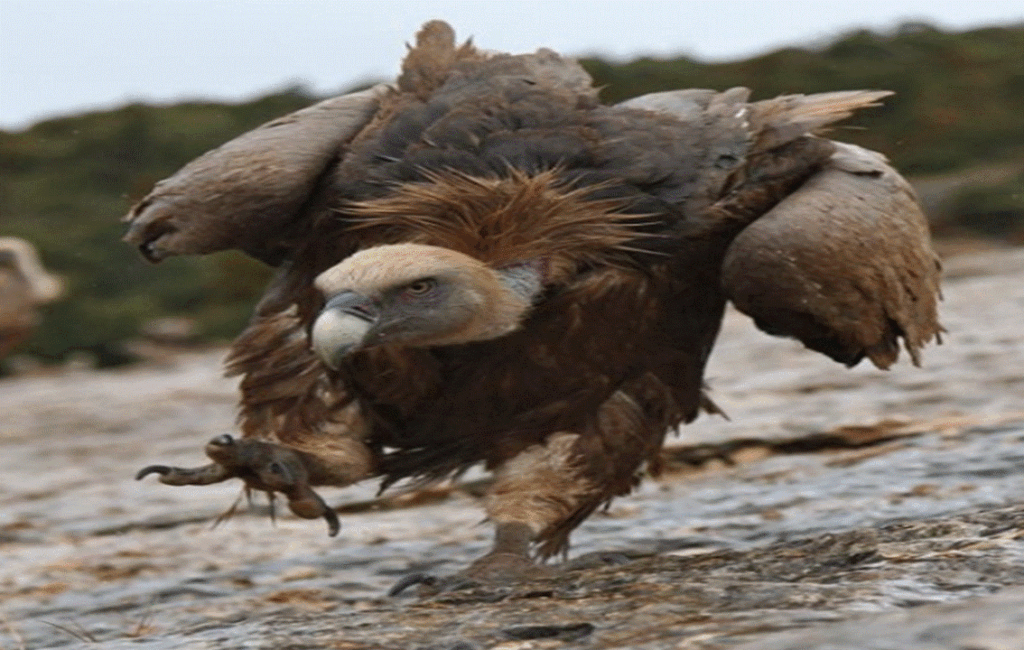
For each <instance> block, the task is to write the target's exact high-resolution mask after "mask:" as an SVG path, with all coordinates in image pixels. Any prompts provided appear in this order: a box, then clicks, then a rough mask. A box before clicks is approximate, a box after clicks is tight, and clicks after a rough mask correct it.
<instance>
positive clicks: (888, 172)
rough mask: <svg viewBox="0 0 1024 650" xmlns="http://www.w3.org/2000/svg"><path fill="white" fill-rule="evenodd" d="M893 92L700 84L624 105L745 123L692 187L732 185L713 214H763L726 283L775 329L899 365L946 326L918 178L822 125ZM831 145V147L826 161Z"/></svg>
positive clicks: (748, 229) (746, 232)
mask: <svg viewBox="0 0 1024 650" xmlns="http://www.w3.org/2000/svg"><path fill="white" fill-rule="evenodd" d="M889 94H891V93H889V92H885V91H842V92H833V93H822V94H817V95H790V96H783V97H778V98H775V99H771V100H766V101H760V102H754V103H749V104H748V103H746V98H747V94H746V91H745V89H742V88H734V89H732V90H730V91H727V92H725V93H716V92H714V91H709V90H697V89H694V90H682V91H673V92H665V93H654V94H651V95H645V96H643V97H638V98H636V99H632V100H629V101H627V102H624V103H622V104H619V106H620V107H625V108H633V109H643V110H648V111H655V112H659V113H665V114H669V115H673V116H675V117H676V118H677V119H679V120H680V121H681V122H683V123H690V124H704V125H706V126H705V127H704V129H705V130H706V131H707V132H708V133H709V135H710V136H714V134H715V133H717V132H718V130H717V129H714V128H712V124H711V123H710V122H709V117H714V116H719V117H718V118H717V121H718V123H720V124H728V123H729V122H728V119H727V118H730V117H731V118H732V121H733V122H734V123H739V124H740V125H741V126H740V127H736V128H733V129H726V130H724V131H721V133H720V136H719V137H718V140H719V141H718V142H716V143H715V145H714V146H713V147H711V150H712V151H720V152H721V153H722V155H720V156H719V157H718V158H715V157H713V156H712V157H708V158H706V159H705V161H704V165H703V166H702V167H701V168H700V169H698V170H697V171H698V172H699V173H698V174H697V175H696V176H697V178H698V179H699V181H698V183H697V185H696V186H695V188H693V189H691V190H690V194H691V196H696V197H699V196H700V195H701V194H707V195H709V196H716V195H717V196H719V197H721V198H720V199H719V201H718V203H717V204H714V205H712V206H710V207H711V209H710V210H709V213H710V214H712V216H716V215H715V213H716V212H722V210H721V208H723V207H724V208H727V209H726V210H725V212H727V213H731V214H726V215H725V216H726V217H727V218H728V217H734V216H735V214H736V213H737V212H739V213H740V217H741V219H743V220H748V221H749V222H750V223H749V225H746V224H741V225H744V226H745V228H744V229H743V230H742V231H741V232H740V233H739V235H738V236H737V237H736V238H735V239H734V240H733V242H732V243H731V245H730V246H729V248H728V250H727V254H726V257H725V261H724V264H723V268H722V285H723V289H724V291H725V292H726V295H727V296H728V298H729V299H730V300H732V302H733V303H734V304H735V305H736V307H738V308H739V309H740V311H742V312H744V313H746V314H747V315H749V316H751V317H752V318H753V319H754V321H755V322H756V324H757V325H758V327H760V328H761V329H762V330H764V331H765V332H768V333H769V334H773V335H778V336H788V337H794V338H797V339H799V340H800V341H802V342H803V343H804V344H805V345H806V346H807V347H809V348H811V349H813V350H816V351H818V352H821V353H823V354H825V355H827V356H829V357H831V358H832V359H835V360H836V361H839V362H841V363H844V364H847V365H850V366H852V365H854V364H856V363H858V362H859V361H860V360H862V359H863V358H864V357H867V358H869V359H870V360H871V361H872V362H873V363H874V364H875V365H876V366H878V367H880V368H887V367H889V366H890V365H891V364H892V363H894V362H895V361H896V359H897V357H898V355H899V349H900V340H901V339H902V342H903V345H904V347H905V348H906V350H907V352H908V353H909V354H910V356H911V359H912V360H913V362H914V363H915V364H916V363H918V360H919V358H918V351H919V350H920V348H921V347H922V346H923V345H925V344H926V343H928V342H929V341H930V340H932V339H933V338H935V339H938V338H939V336H940V334H941V332H942V327H941V326H940V325H939V322H938V317H937V312H936V302H937V300H938V298H939V276H940V271H941V267H940V264H939V261H938V258H937V256H936V255H935V253H934V251H933V250H932V249H931V244H930V238H929V233H928V224H927V220H926V218H925V216H924V215H923V214H922V212H921V209H920V207H919V206H918V203H917V197H916V196H915V194H914V192H913V189H912V188H911V187H910V185H909V184H908V183H907V181H906V180H904V179H903V178H902V177H901V176H900V175H899V174H898V173H897V172H896V170H894V169H893V168H892V167H891V166H889V164H888V163H887V161H886V159H885V157H884V156H882V155H881V154H878V153H876V152H873V151H868V150H866V149H863V148H861V147H857V146H854V145H849V144H844V143H839V142H830V141H827V140H822V139H820V138H817V137H814V135H813V134H814V133H816V132H818V131H820V130H821V129H822V128H823V127H827V126H828V125H830V124H832V123H834V122H837V121H839V120H842V119H845V118H846V117H849V116H850V115H851V114H852V112H853V111H855V110H857V109H859V108H862V107H865V106H871V105H873V102H875V101H877V100H878V99H880V98H882V97H885V96H887V95H889ZM723 116H724V118H723ZM723 119H725V121H723ZM737 134H740V135H742V136H744V137H742V138H737ZM801 145H803V146H801ZM807 145H810V146H809V147H808V146H807ZM814 145H819V146H814ZM822 146H827V148H826V149H825V152H826V154H825V157H824V159H820V160H817V161H815V160H812V159H811V158H812V157H813V156H820V155H821V151H822V149H821V147H822ZM829 152H830V153H829ZM737 154H738V155H737ZM733 159H735V162H731V161H732V160H733ZM801 173H803V174H804V175H803V176H802V177H801V176H800V174H801ZM776 179H778V180H780V181H782V182H776ZM729 184H733V185H732V187H731V188H730V187H729ZM701 188H704V189H703V190H702V189H701ZM697 207H698V209H699V206H697ZM716 208H717V209H716Z"/></svg>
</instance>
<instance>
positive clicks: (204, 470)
mask: <svg viewBox="0 0 1024 650" xmlns="http://www.w3.org/2000/svg"><path fill="white" fill-rule="evenodd" d="M150 474H159V475H160V482H161V483H165V484H167V485H210V484H211V483H220V482H221V481H226V480H228V479H229V478H231V477H232V476H234V474H231V473H229V472H228V471H227V470H226V469H225V468H224V467H222V466H221V465H218V464H216V463H210V464H209V465H203V466H202V467H193V468H185V467H169V466H167V465H149V466H147V467H143V468H142V469H140V470H139V471H138V472H137V473H136V474H135V480H136V481H140V480H142V479H144V478H145V477H147V476H149V475H150Z"/></svg>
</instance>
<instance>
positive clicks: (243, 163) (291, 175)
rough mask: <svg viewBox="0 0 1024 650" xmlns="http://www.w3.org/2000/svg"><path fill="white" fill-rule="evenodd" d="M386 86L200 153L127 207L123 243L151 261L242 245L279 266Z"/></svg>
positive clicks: (317, 106)
mask: <svg viewBox="0 0 1024 650" xmlns="http://www.w3.org/2000/svg"><path fill="white" fill-rule="evenodd" d="M388 92H390V91H389V88H388V86H385V85H379V86H374V87H373V88H370V89H369V90H364V91H362V92H357V93H352V94H350V95H344V96H342V97H335V98H333V99H328V100H326V101H323V102H320V103H318V104H314V105H313V106H310V107H308V108H305V109H302V110H300V111H296V112H294V113H291V114H289V115H285V116H284V117H280V118H278V119H275V120H273V121H271V122H268V123H266V124H264V125H263V126H261V127H259V128H257V129H254V130H252V131H249V132H247V133H244V134H242V135H240V136H238V137H237V138H235V139H234V140H231V141H229V142H227V143H225V144H223V145H221V146H220V147H218V148H216V149H214V150H212V151H209V152H207V153H206V154H203V155H202V156H200V157H199V158H197V159H195V160H193V161H192V162H190V163H189V164H187V165H185V166H184V167H183V168H182V169H180V170H179V171H178V172H177V173H175V174H174V175H173V176H171V177H169V178H167V179H165V180H163V181H160V182H159V183H157V184H156V186H155V187H154V188H153V190H152V191H151V192H150V193H149V194H148V195H146V197H145V198H143V199H142V200H141V201H139V203H138V204H136V205H135V206H134V207H133V208H132V210H131V211H130V212H129V213H128V216H127V217H126V219H125V220H126V221H127V222H129V224H130V227H129V229H128V233H127V234H126V235H125V238H124V239H125V241H127V242H128V243H130V244H133V245H135V246H138V247H139V249H140V250H141V251H142V253H143V255H145V256H146V258H147V259H149V260H150V261H154V262H155V261H159V260H161V259H163V258H164V257H168V256H171V255H202V254H206V253H212V252H215V251H221V250H228V249H239V250H242V251H245V252H246V253H248V254H250V255H252V256H253V257H255V258H257V259H259V260H262V261H264V262H266V263H268V264H272V265H276V264H278V263H280V262H281V260H282V259H283V258H284V257H286V256H287V254H288V252H289V251H290V249H291V246H292V245H293V242H292V241H291V239H292V238H293V237H295V236H296V234H295V233H294V230H295V227H296V226H298V225H301V224H302V222H303V220H304V218H305V217H308V216H309V215H311V214H313V213H315V211H316V210H317V208H322V206H319V205H317V197H318V196H319V195H321V194H322V192H320V191H319V190H320V189H321V187H320V186H321V183H323V182H324V181H325V179H326V177H328V176H329V175H330V171H331V170H332V169H333V168H334V166H335V165H336V164H337V162H338V161H339V160H340V159H341V158H342V157H343V156H344V154H345V151H346V150H347V147H348V144H349V142H351V141H352V139H353V138H354V137H355V136H356V135H357V134H358V133H359V132H360V131H361V130H362V129H363V128H364V127H365V126H366V125H367V124H368V123H369V122H370V120H371V119H372V118H373V116H374V115H375V114H376V112H377V110H378V109H379V107H380V102H381V99H382V98H383V96H384V95H386V94H387V93H388Z"/></svg>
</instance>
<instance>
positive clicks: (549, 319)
mask: <svg viewBox="0 0 1024 650" xmlns="http://www.w3.org/2000/svg"><path fill="white" fill-rule="evenodd" d="M888 94H889V93H887V92H883V91H849V92H833V93H825V94H819V95H806V96H805V95H789V96H784V97H779V98H776V99H771V100H766V101H758V102H750V101H749V92H748V91H747V90H746V89H742V88H734V89H731V90H727V91H725V92H716V91H712V90H681V91H675V92H667V93H656V94H652V95H646V96H643V97H638V98H635V99H632V100H629V101H627V102H624V103H621V104H618V105H613V106H607V105H603V104H601V103H600V102H599V101H598V99H597V92H596V90H595V89H593V88H592V87H591V83H590V79H589V77H588V76H587V74H586V73H585V72H584V71H583V70H582V69H581V68H580V67H579V66H578V65H577V64H576V63H575V62H573V61H571V60H569V59H565V58H562V57H560V56H559V55H557V54H555V53H554V52H551V51H549V50H540V51H538V52H536V53H534V54H527V55H518V56H513V55H507V54H495V53H489V52H483V51H481V50H477V49H476V48H474V47H473V46H472V45H471V44H469V43H467V44H463V45H458V44H457V43H456V41H455V37H454V33H453V32H452V30H451V28H450V27H449V26H448V25H447V24H445V23H443V22H439V21H434V22H430V23H427V24H426V25H425V26H424V27H423V29H422V30H421V31H420V33H419V34H418V35H417V40H416V44H415V45H414V46H413V47H411V48H410V51H409V53H408V55H407V57H406V59H405V61H404V63H403V67H402V72H401V75H400V76H399V78H398V79H397V81H396V82H395V83H394V84H393V85H381V86H377V87H374V88H371V89H369V90H366V91H362V92H359V93H354V94H352V95H347V96H344V97H339V98H336V99H332V100H328V101H326V102H322V103H321V104H317V105H315V106H312V107H310V108H307V109H305V110H303V111H299V112H297V113H293V114H292V115H290V116H287V117H284V118H280V119H278V120H275V121H274V122H271V123H269V124H267V125H264V126H263V127H260V128H259V129H256V130H254V131H251V132H249V133H247V134H245V135H242V136H240V137H239V138H237V139H235V140H233V141H231V142H229V143H227V144H225V145H223V146H222V147H220V148H218V149H216V150H214V151H211V152H209V153H207V154H205V155H204V156H202V157H200V158H199V159H197V160H196V161H194V162H192V163H190V164H189V165H187V166H186V167H184V168H183V169H182V170H181V171H179V172H178V173H177V174H175V175H174V176H172V177H171V178H169V179H167V180H165V181H162V182H161V183H159V184H157V186H156V187H155V188H154V189H153V191H152V192H151V193H150V194H149V195H148V196H147V197H145V198H144V199H143V200H142V201H141V202H140V203H139V204H138V205H136V206H135V207H134V208H133V210H132V212H131V213H130V214H129V216H128V221H129V222H130V228H129V231H128V234H127V236H126V240H127V241H128V242H130V243H132V244H134V245H136V246H138V247H139V249H140V250H141V251H142V253H143V254H144V255H145V256H146V257H147V258H148V259H150V260H153V261H157V260H160V259H162V258H164V257H166V256H169V255H179V254H197V253H198V254H204V253H210V252H214V251H217V250H224V249H229V248H236V249H240V250H243V251H245V252H247V253H249V254H250V255H252V256H254V257H256V258H258V259H260V260H263V261H265V262H267V263H268V264H272V265H274V266H277V267H278V269H279V271H278V273H277V276H276V278H275V279H274V281H273V282H272V283H271V286H270V287H269V288H268V289H267V293H266V295H265V296H264V298H263V300H262V301H261V302H260V304H259V305H258V306H257V308H256V312H255V314H254V316H253V319H252V321H251V323H250V325H249V326H248V327H247V328H246V330H245V331H243V332H242V333H241V335H240V336H239V337H238V338H237V340H236V341H235V343H234V345H233V347H232V351H231V354H230V357H229V359H228V368H229V370H230V372H232V373H235V374H238V375H241V377H242V380H241V412H240V423H241V430H242V433H243V435H242V438H241V439H235V438H232V437H231V436H219V437H218V438H215V439H214V440H213V441H211V442H210V443H209V445H208V446H207V452H208V454H209V455H210V457H211V458H212V459H213V461H214V462H213V463H212V464H211V465H208V466H205V467H201V468H197V469H182V468H173V467H167V466H151V467H148V468H146V469H144V470H143V471H142V472H140V476H144V475H146V474H148V473H157V474H159V475H160V480H162V481H163V482H165V483H170V484H201V483H212V482H216V481H222V480H226V479H228V478H232V477H237V478H242V479H243V480H244V481H245V482H246V485H247V486H248V487H249V488H251V489H260V490H265V491H268V492H271V493H273V492H280V493H283V494H284V495H285V497H286V498H287V499H288V500H289V505H290V506H291V507H292V510H293V511H294V512H296V514H299V515H300V516H305V517H325V518H327V519H328V521H329V522H330V523H331V525H332V528H336V517H333V512H332V511H331V510H330V508H329V507H328V506H326V504H324V502H323V501H322V499H320V497H319V496H317V495H316V493H315V492H313V491H312V489H311V487H312V486H316V485H336V486H344V485H349V484H352V483H354V482H357V481H360V480H363V479H367V478H371V477H379V478H380V479H381V480H382V483H383V485H384V486H385V487H386V486H388V485H390V484H392V483H394V482H395V481H398V480H401V479H406V478H410V479H420V480H433V479H439V478H443V477H447V476H451V475H454V474H457V473H459V472H461V471H464V470H465V469H467V468H468V467H470V466H472V465H475V464H480V463H482V464H483V465H484V466H486V468H488V469H489V470H492V471H493V472H494V475H495V480H494V483H493V485H492V486H491V488H490V489H489V492H488V494H487V496H486V499H485V509H486V512H487V516H488V518H489V519H490V520H491V521H492V522H493V523H494V524H495V526H496V539H495V546H494V549H493V550H492V551H491V552H490V553H488V554H487V555H486V556H484V557H483V558H481V559H480V560H478V561H477V562H476V563H474V565H473V566H472V567H471V568H470V570H469V573H470V574H471V575H474V576H484V577H489V578H495V577H496V578H498V579H514V578H518V577H529V576H532V575H536V573H537V572H538V571H539V570H540V569H538V568H537V567H536V566H535V565H534V564H533V563H532V559H531V557H532V554H533V553H534V552H536V554H537V555H539V556H541V557H547V556H550V555H552V554H554V553H557V552H559V551H561V550H563V549H564V548H565V547H566V546H567V544H568V538H569V534H570V532H571V531H572V530H573V529H574V528H575V527H576V526H577V525H579V524H580V522H582V521H583V520H584V519H585V518H586V517H587V516H588V515H590V514H591V513H592V512H593V511H594V510H595V509H597V508H598V507H600V506H601V505H603V504H605V503H607V502H608V501H609V500H610V499H612V498H613V497H615V496H619V495H623V494H626V493H628V492H629V491H630V490H631V489H632V488H633V487H634V486H635V485H636V484H637V482H638V480H639V477H640V475H641V472H642V471H643V470H644V469H645V468H647V469H651V468H653V467H656V466H657V459H658V454H659V450H660V449H661V447H662V443H663V441H664V438H665V435H666V433H667V432H669V431H672V430H673V429H674V428H675V427H677V426H678V425H679V424H681V423H683V422H689V421H691V420H693V419H694V418H695V417H696V416H697V414H698V412H699V411H700V410H702V409H704V410H714V408H715V407H714V405H713V403H712V402H711V401H710V400H709V399H708V397H707V396H706V395H705V394H704V392H703V389H702V376H703V372H704V366H705V363H706V362H707V359H708V356H709V354H710V352H711V348H712V345H713V344H714V341H715V337H716V335H717V333H718V329H719V325H720V323H721V319H722V315H723V310H724V308H725V305H726V302H727V301H729V300H731V301H732V302H733V303H734V304H735V305H736V306H737V307H738V308H739V309H740V310H742V311H744V312H745V313H747V314H749V315H750V316H751V317H752V318H754V320H755V322H756V323H757V325H758V326H759V327H760V328H761V329H763V330H765V331H766V332H768V333H771V334H775V335H780V336H790V337H795V338H798V339H799V340H801V341H802V342H803V343H804V344H805V345H807V346H808V347H810V348H811V349H814V350H816V351H819V352H821V353H823V354H826V355H828V356H829V357H831V358H833V359H835V360H836V361H839V362H841V363H844V364H847V365H854V364H856V363H858V362H859V361H860V360H862V359H863V358H868V359H869V360H870V361H872V362H873V363H875V364H876V365H878V366H879V367H887V366H889V365H890V364H891V363H893V362H894V361H895V360H896V358H897V356H898V355H899V352H900V347H901V345H902V347H903V348H905V349H906V350H907V351H908V352H909V354H910V356H911V357H912V359H913V360H914V362H915V363H916V362H917V358H918V351H919V349H920V348H921V347H922V346H923V345H924V344H926V343H927V342H929V341H930V340H932V339H933V338H937V337H938V336H939V333H940V331H941V328H940V326H939V324H938V321H937V317H936V299H937V293H938V282H939V265H938V262H937V259H936V257H935V254H934V253H933V252H932V250H931V247H930V244H929V238H928V231H927V224H926V222H925V219H924V217H923V215H922V214H921V212H920V209H919V208H918V206H917V202H916V199H915V197H914V194H913V192H912V190H911V189H910V187H909V186H908V184H907V183H906V181H904V180H903V179H902V178H901V177H900V176H899V175H898V174H897V173H896V172H895V171H894V170H893V169H892V168H891V167H890V166H889V165H888V163H887V162H886V160H885V159H884V157H882V156H881V155H880V154H877V153H874V152H870V151H867V150H864V149H861V148H858V147H855V146H852V145H846V144H841V143H837V142H833V141H830V140H827V139H825V138H823V137H821V136H820V135H819V133H820V131H821V130H822V129H824V128H825V127H828V126H829V125H831V124H834V123H836V122H838V121H840V120H843V119H845V118H847V117H849V116H850V115H851V114H852V113H853V112H855V111H857V110H859V109H861V108H864V107H869V106H874V105H876V104H877V102H878V101H879V100H880V99H882V98H883V97H885V96H886V95H888Z"/></svg>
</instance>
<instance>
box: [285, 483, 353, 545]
mask: <svg viewBox="0 0 1024 650" xmlns="http://www.w3.org/2000/svg"><path fill="white" fill-rule="evenodd" d="M285 496H286V497H288V508H289V509H290V510H291V511H292V512H293V513H294V514H296V515H298V516H299V517H302V518H303V519H317V518H318V517H323V519H324V521H326V522H327V534H328V535H330V536H331V537H334V536H335V535H337V534H338V531H340V530H341V522H340V521H338V513H336V512H334V509H333V508H331V507H330V506H329V505H327V503H326V502H325V501H324V500H323V499H322V498H321V497H320V495H319V494H317V493H316V492H314V491H313V490H312V489H311V488H310V487H309V486H308V485H305V484H302V485H299V486H296V489H295V491H294V492H292V493H285Z"/></svg>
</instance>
